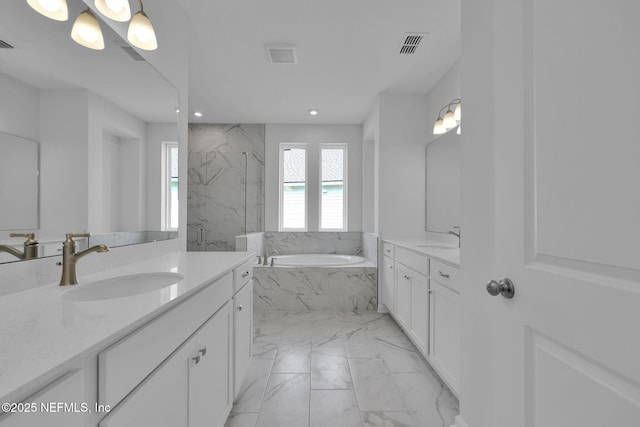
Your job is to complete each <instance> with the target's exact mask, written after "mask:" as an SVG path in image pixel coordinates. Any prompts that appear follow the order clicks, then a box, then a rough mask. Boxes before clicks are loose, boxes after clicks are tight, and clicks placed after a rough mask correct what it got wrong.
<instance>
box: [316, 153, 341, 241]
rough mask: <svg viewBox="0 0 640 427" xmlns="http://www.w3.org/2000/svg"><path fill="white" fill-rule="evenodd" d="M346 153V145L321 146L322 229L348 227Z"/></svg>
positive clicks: (339, 229) (338, 229)
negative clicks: (346, 225)
mask: <svg viewBox="0 0 640 427" xmlns="http://www.w3.org/2000/svg"><path fill="white" fill-rule="evenodd" d="M346 154H347V150H346V146H345V145H321V146H320V175H321V183H320V186H321V188H320V191H321V195H320V230H333V231H344V230H345V228H346V227H345V224H346V212H347V210H346V206H345V205H346V200H347V199H346V197H345V189H346V185H345V171H346V165H347V163H346V160H347V156H346Z"/></svg>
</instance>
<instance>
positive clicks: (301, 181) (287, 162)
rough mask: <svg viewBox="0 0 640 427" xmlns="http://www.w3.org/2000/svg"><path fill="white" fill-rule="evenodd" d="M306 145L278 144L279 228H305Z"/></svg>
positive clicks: (303, 229)
mask: <svg viewBox="0 0 640 427" xmlns="http://www.w3.org/2000/svg"><path fill="white" fill-rule="evenodd" d="M306 175H307V147H306V145H304V144H280V230H297V231H305V230H306V229H307V212H306V210H307V178H306Z"/></svg>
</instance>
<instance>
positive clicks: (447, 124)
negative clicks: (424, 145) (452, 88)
mask: <svg viewBox="0 0 640 427" xmlns="http://www.w3.org/2000/svg"><path fill="white" fill-rule="evenodd" d="M454 106H455V107H454ZM452 108H453V110H452ZM445 109H446V110H447V111H446V113H445V114H444V118H442V112H443V111H444V110H445ZM461 120H462V100H461V99H460V98H456V99H454V100H453V101H451V102H450V103H448V104H447V105H445V106H444V107H442V108H441V109H440V112H439V113H438V118H437V119H436V123H435V124H434V126H433V134H434V135H442V134H444V133H447V132H449V131H450V130H451V129H453V128H454V127H456V126H459V125H460V121H461ZM459 134H460V133H459V132H458V135H459Z"/></svg>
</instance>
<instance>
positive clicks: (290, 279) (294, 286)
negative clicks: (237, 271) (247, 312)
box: [253, 267, 378, 311]
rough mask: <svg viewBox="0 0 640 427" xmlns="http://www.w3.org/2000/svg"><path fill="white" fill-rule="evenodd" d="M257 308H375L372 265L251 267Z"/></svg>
mask: <svg viewBox="0 0 640 427" xmlns="http://www.w3.org/2000/svg"><path fill="white" fill-rule="evenodd" d="M253 274H254V307H255V308H256V310H257V311H265V310H287V311H311V310H338V311H354V310H376V309H377V304H378V302H377V287H378V285H377V283H378V277H377V269H376V268H375V267H301V268H283V267H254V269H253Z"/></svg>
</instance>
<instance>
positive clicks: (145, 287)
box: [62, 273, 184, 301]
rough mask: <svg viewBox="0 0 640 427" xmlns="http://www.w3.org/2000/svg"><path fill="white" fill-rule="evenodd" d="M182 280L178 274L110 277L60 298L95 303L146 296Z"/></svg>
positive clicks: (77, 288) (181, 276)
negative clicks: (97, 301) (133, 296)
mask: <svg viewBox="0 0 640 427" xmlns="http://www.w3.org/2000/svg"><path fill="white" fill-rule="evenodd" d="M182 279H184V276H183V275H182V274H178V273H143V274H132V275H129V276H119V277H112V278H110V279H104V280H98V281H95V282H90V283H86V284H82V283H81V284H79V285H75V286H76V287H75V288H74V289H71V290H69V291H68V292H65V293H64V294H63V295H62V298H64V299H68V300H71V301H96V300H105V299H112V298H121V297H126V296H132V295H140V294H146V293H147V292H152V291H155V290H157V289H162V288H166V287H168V286H171V285H174V284H176V283H178V282H179V281H181V280H182Z"/></svg>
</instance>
